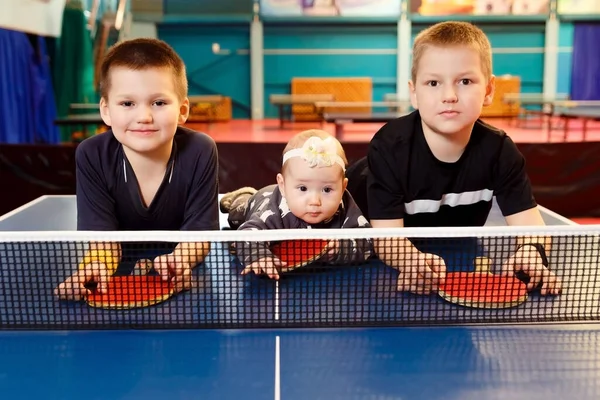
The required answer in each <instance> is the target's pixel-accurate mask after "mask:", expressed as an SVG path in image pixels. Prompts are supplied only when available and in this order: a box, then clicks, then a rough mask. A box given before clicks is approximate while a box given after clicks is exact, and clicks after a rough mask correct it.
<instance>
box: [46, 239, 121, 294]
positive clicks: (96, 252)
mask: <svg viewBox="0 0 600 400" xmlns="http://www.w3.org/2000/svg"><path fill="white" fill-rule="evenodd" d="M120 260H121V245H120V243H118V242H92V243H90V246H89V249H88V250H87V251H86V253H85V255H84V256H83V258H82V259H81V261H80V263H79V267H78V269H77V271H75V272H74V273H73V274H72V275H71V276H69V277H67V278H66V279H65V280H64V281H63V282H61V283H60V284H59V285H58V286H57V287H56V289H55V290H54V294H55V295H56V296H57V297H58V298H60V299H63V300H81V299H82V298H84V297H85V296H86V295H88V294H90V290H89V289H87V288H86V285H87V284H88V283H89V282H95V283H96V284H97V286H96V290H97V291H98V292H103V291H104V290H105V289H106V285H107V284H108V282H109V280H110V278H111V276H112V275H113V274H114V273H115V271H116V269H117V267H118V265H119V261H120Z"/></svg>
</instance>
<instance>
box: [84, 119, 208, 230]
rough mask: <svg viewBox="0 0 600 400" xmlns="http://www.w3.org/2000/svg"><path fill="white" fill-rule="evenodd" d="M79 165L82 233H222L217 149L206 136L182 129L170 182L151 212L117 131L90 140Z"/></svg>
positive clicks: (169, 169) (170, 165)
mask: <svg viewBox="0 0 600 400" xmlns="http://www.w3.org/2000/svg"><path fill="white" fill-rule="evenodd" d="M75 162H76V173H77V229H78V230H96V231H139V230H215V229H219V214H218V154H217V147H216V144H215V142H214V140H213V139H212V138H211V137H210V136H208V135H206V134H204V133H199V132H195V131H193V130H190V129H187V128H183V127H179V128H178V129H177V132H176V133H175V137H174V140H173V149H172V152H171V158H170V159H169V163H168V166H167V170H166V173H165V176H164V178H163V181H162V183H161V185H160V187H159V189H158V191H157V192H156V195H155V196H154V199H153V200H152V202H151V204H150V205H149V206H148V207H146V206H145V205H144V203H143V200H142V197H141V194H140V190H139V185H138V182H137V179H136V176H135V173H134V172H133V169H132V167H131V165H130V164H129V162H128V160H127V157H126V156H125V153H124V151H123V145H122V144H121V143H120V142H119V141H117V139H116V138H115V136H114V135H113V133H112V131H111V130H109V131H107V132H104V133H101V134H99V135H96V136H94V137H91V138H89V139H86V140H84V141H83V142H82V143H81V144H80V145H79V146H78V147H77V151H76V153H75Z"/></svg>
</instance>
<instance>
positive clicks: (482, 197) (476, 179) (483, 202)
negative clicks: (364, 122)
mask: <svg viewBox="0 0 600 400" xmlns="http://www.w3.org/2000/svg"><path fill="white" fill-rule="evenodd" d="M367 162H368V172H367V174H366V175H367V182H366V192H367V196H366V197H367V200H368V205H367V206H365V205H361V204H359V206H362V207H368V216H369V217H368V218H369V219H375V220H376V219H400V218H403V219H404V225H405V226H420V227H430V226H482V225H484V224H485V221H486V219H487V217H488V214H489V212H490V209H491V206H492V198H493V196H495V197H496V199H497V202H498V205H499V206H500V209H501V211H502V214H503V215H504V216H507V215H511V214H515V213H518V212H521V211H524V210H527V209H530V208H533V207H535V206H536V202H535V199H534V198H533V194H532V189H531V184H530V181H529V178H528V177H527V174H526V171H525V159H524V157H523V155H522V154H521V153H520V152H519V150H518V149H517V147H516V145H515V144H514V142H513V141H512V140H511V139H510V137H508V136H507V135H506V134H505V133H504V132H503V131H501V130H499V129H496V128H494V127H492V126H490V125H488V124H486V123H484V122H482V121H480V120H478V121H477V122H476V123H475V126H474V127H473V131H472V134H471V138H470V140H469V143H468V144H467V147H466V148H465V151H464V153H463V154H462V156H461V157H460V159H459V160H458V161H456V162H454V163H446V162H442V161H440V160H438V159H437V158H436V157H435V156H434V154H433V153H432V152H431V149H430V148H429V146H428V144H427V141H426V140H425V135H424V134H423V128H422V125H421V118H420V115H419V112H418V111H415V112H413V113H411V114H409V115H407V116H404V117H401V118H398V119H396V120H393V121H390V122H389V123H387V124H386V125H385V126H383V127H382V128H381V129H380V130H379V132H377V133H376V134H375V136H374V137H373V139H372V141H371V143H370V145H369V152H368V156H367Z"/></svg>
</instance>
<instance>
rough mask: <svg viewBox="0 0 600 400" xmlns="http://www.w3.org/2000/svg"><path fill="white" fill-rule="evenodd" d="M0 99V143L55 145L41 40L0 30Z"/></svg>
mask: <svg viewBox="0 0 600 400" xmlns="http://www.w3.org/2000/svg"><path fill="white" fill-rule="evenodd" d="M30 39H31V40H30ZM0 98H1V99H2V107H0V143H12V144H17V143H51V144H55V143H58V142H59V131H58V129H57V128H56V126H55V125H54V119H55V118H56V105H55V100H54V92H53V90H52V75H51V72H50V66H49V59H48V54H47V51H46V43H45V40H44V39H43V38H41V37H39V36H30V37H28V36H27V35H26V34H25V33H22V32H16V31H11V30H6V29H0Z"/></svg>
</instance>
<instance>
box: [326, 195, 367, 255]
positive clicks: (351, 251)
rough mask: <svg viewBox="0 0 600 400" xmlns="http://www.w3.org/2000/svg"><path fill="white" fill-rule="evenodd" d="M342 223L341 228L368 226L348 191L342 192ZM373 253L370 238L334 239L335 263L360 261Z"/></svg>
mask: <svg viewBox="0 0 600 400" xmlns="http://www.w3.org/2000/svg"><path fill="white" fill-rule="evenodd" d="M343 201H344V205H345V207H344V209H345V210H346V213H345V215H344V223H343V224H342V229H354V228H370V227H371V225H370V224H369V221H367V219H366V218H365V217H364V216H363V215H362V211H361V210H360V208H359V207H358V205H357V204H356V203H355V202H354V199H353V198H352V196H351V195H350V193H348V192H346V193H345V194H344V198H343ZM371 254H373V240H371V239H342V240H336V241H335V257H334V258H333V262H334V263H336V264H353V263H362V262H364V261H365V260H366V259H368V258H369V257H370V256H371Z"/></svg>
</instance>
